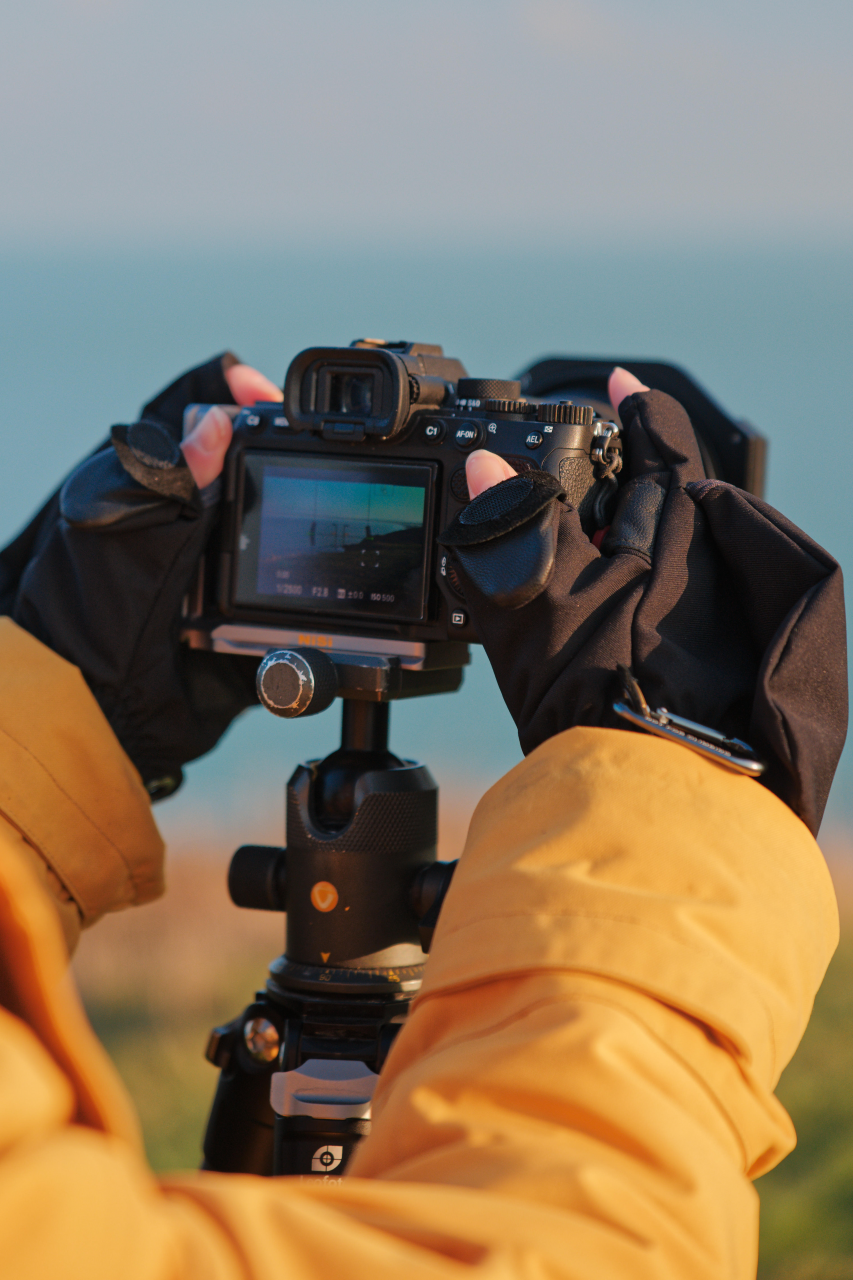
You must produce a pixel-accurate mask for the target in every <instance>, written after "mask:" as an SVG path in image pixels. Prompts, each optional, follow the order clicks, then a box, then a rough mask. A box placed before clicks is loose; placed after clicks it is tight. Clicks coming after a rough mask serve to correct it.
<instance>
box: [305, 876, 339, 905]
mask: <svg viewBox="0 0 853 1280" xmlns="http://www.w3.org/2000/svg"><path fill="white" fill-rule="evenodd" d="M337 905H338V891H337V889H336V888H335V886H334V885H333V884H330V883H329V881H328V880H318V881H317V883H316V884H315V885H314V888H313V889H312V890H311V906H312V907H316V909H317V910H318V911H334V909H335V907H336V906H337Z"/></svg>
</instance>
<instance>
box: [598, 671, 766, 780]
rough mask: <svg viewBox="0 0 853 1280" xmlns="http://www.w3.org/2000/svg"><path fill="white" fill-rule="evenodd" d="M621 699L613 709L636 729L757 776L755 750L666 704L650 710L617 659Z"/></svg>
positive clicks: (761, 768)
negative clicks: (622, 698) (689, 718)
mask: <svg viewBox="0 0 853 1280" xmlns="http://www.w3.org/2000/svg"><path fill="white" fill-rule="evenodd" d="M617 669H618V671H619V676H620V679H621V680H622V688H623V690H624V694H625V699H626V701H625V702H622V701H621V700H617V701H616V702H614V703H613V710H614V711H615V713H616V715H617V716H619V717H620V718H621V719H622V720H627V721H628V722H629V724H633V725H634V726H635V727H636V728H637V729H643V730H644V731H645V732H646V733H653V734H655V736H656V737H659V738H669V740H670V741H671V742H678V743H679V744H680V745H681V746H683V747H689V748H690V750H691V751H696V752H698V754H699V755H701V756H705V757H706V759H708V760H714V761H715V762H716V763H717V764H722V765H725V766H726V768H728V769H733V770H734V771H735V772H736V773H742V774H745V775H746V777H749V778H760V777H761V775H762V773H763V772H764V764H763V763H762V761H761V760H759V759H758V757H757V755H756V753H755V751H754V750H753V749H752V747H750V746H749V744H748V743H746V742H742V741H741V739H740V738H728V737H726V735H725V734H724V733H720V732H719V730H717V729H711V728H709V726H708V725H704V724H697V723H696V722H695V721H693V720H687V719H685V718H684V717H683V716H677V715H674V714H673V713H672V712H671V711H667V709H666V707H658V708H657V710H655V711H653V710H652V709H651V708H650V707H649V704H648V703H647V702H646V699H645V697H644V695H643V691H642V689H641V688H640V686H639V684H638V682H637V678H636V676H635V675H634V673H633V672H632V671H631V669H630V667H626V666H624V665H623V664H622V663H621V662H620V663H618V664H617Z"/></svg>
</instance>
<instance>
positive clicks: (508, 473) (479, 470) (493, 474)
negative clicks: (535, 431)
mask: <svg viewBox="0 0 853 1280" xmlns="http://www.w3.org/2000/svg"><path fill="white" fill-rule="evenodd" d="M515 474H516V472H515V471H514V470H513V469H512V467H511V466H510V465H509V463H508V462H505V461H504V459H503V458H499V457H498V455H497V454H496V453H489V451H488V449H475V450H474V452H473V453H471V454H469V455H468V458H467V461H466V463H465V479H466V480H467V481H468V492H469V494H470V495H471V498H472V499H473V498H478V497H479V496H480V494H481V493H483V492H485V490H486V489H491V488H492V486H493V485H496V484H500V483H501V481H502V480H509V479H511V478H512V476H514V475H515Z"/></svg>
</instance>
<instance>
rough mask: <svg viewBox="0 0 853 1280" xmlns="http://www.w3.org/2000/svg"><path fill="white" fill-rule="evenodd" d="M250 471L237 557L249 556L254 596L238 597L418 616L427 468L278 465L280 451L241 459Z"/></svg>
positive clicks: (285, 605)
mask: <svg viewBox="0 0 853 1280" xmlns="http://www.w3.org/2000/svg"><path fill="white" fill-rule="evenodd" d="M249 469H251V471H252V472H253V473H254V474H253V475H252V476H251V477H249V476H248V475H247V481H249V480H251V488H252V489H253V490H254V493H255V495H256V496H255V501H254V502H253V503H251V504H249V503H247V507H248V506H249V505H251V507H252V510H251V511H249V510H247V511H246V514H245V519H244V523H243V536H242V538H241V548H240V549H241V560H242V561H243V562H244V564H245V561H246V560H247V559H248V560H250V561H254V562H255V564H256V571H255V574H254V575H252V576H254V579H255V580H254V583H253V584H252V585H253V586H254V591H253V592H252V593H251V594H252V597H253V599H251V600H249V599H246V598H245V596H244V597H243V599H244V602H245V603H259V604H260V603H263V604H265V605H266V606H267V607H272V608H274V609H276V610H278V609H284V610H289V609H293V610H294V611H301V610H303V609H309V610H312V611H313V610H317V611H323V612H330V613H361V614H367V615H382V616H384V617H389V618H391V617H393V618H399V619H404V620H411V621H415V620H417V619H419V618H421V617H422V616H423V606H424V580H425V552H426V545H425V542H426V529H425V519H426V513H427V500H428V495H429V481H430V469H429V468H428V467H418V466H404V465H398V464H393V463H384V464H383V463H374V464H364V463H349V462H335V461H332V460H328V461H325V460H323V461H319V460H316V459H304V460H303V459H299V460H288V461H287V462H282V460H281V456H280V455H279V456H278V457H277V458H276V459H275V460H274V461H271V460H269V459H268V458H267V459H259V458H255V459H252V461H251V462H250V461H249V459H248V458H247V471H248V470H249ZM249 487H250V484H248V483H247V497H248V489H249ZM258 498H259V499H260V501H259V502H258V501H257V499H258ZM253 541H254V542H255V545H256V549H257V559H256V561H255V556H254V555H252V554H251V552H252V542H253ZM247 553H248V555H247ZM245 567H246V568H249V565H248V564H246V565H245ZM246 577H247V575H246V574H245V573H241V574H240V578H241V580H244V581H245V578H246ZM245 585H246V586H249V583H248V582H245ZM241 595H243V592H242V591H241Z"/></svg>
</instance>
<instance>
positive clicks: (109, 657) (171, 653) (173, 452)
mask: <svg viewBox="0 0 853 1280" xmlns="http://www.w3.org/2000/svg"><path fill="white" fill-rule="evenodd" d="M236 363H237V360H236V357H235V356H232V355H231V354H230V353H226V354H225V355H223V356H217V357H216V358H215V359H213V360H210V361H208V363H207V364H204V365H201V366H199V367H198V368H196V369H192V370H190V371H189V372H188V373H185V374H183V375H182V377H180V378H178V379H177V381H175V382H173V383H172V384H171V385H170V386H169V387H167V388H166V389H165V390H164V391H162V392H161V393H160V394H159V395H158V396H156V397H155V398H154V399H153V400H151V401H149V403H148V404H146V405H145V407H144V408H143V410H142V413H141V416H140V421H139V422H137V423H134V424H132V425H130V426H116V427H113V429H112V432H111V439H110V441H109V442H107V443H105V444H104V445H102V446H101V448H100V449H98V450H97V451H96V452H95V453H94V454H92V455H91V456H90V457H88V458H86V459H85V460H84V461H83V462H81V463H80V465H79V466H78V467H77V468H75V470H74V471H73V472H72V473H71V475H70V476H69V477H68V479H67V480H66V481H65V483H64V484H63V485H62V486H61V488H60V489H59V490H58V491H57V492H56V493H55V494H54V495H53V496H52V497H51V498H50V499H49V500H48V502H47V504H46V505H45V506H44V507H43V508H42V510H41V511H40V512H39V513H38V515H37V516H36V517H35V518H34V519H33V521H32V522H31V523H30V525H29V526H28V527H27V528H26V529H25V530H24V531H23V532H22V533H21V534H20V536H19V537H18V538H17V539H16V540H15V541H14V542H12V543H10V545H9V546H8V547H6V548H5V549H4V550H3V551H2V552H0V609H2V611H3V612H4V613H7V614H10V615H11V616H12V617H13V618H14V620H15V621H16V622H17V623H18V624H19V625H20V626H22V627H24V628H25V629H26V630H27V631H29V632H30V633H31V634H32V635H34V636H35V637H36V638H37V639H39V640H41V641H42V642H43V643H44V644H46V645H48V646H49V647H50V648H51V649H53V650H54V651H55V652H56V653H59V654H61V656H62V657H64V658H67V659H68V661H69V662H73V663H74V664H75V665H76V666H78V667H79V668H80V670H81V671H82V673H83V675H84V677H85V679H86V681H87V683H88V684H89V686H90V688H91V690H92V692H93V693H94V695H95V697H96V698H97V700H98V702H99V703H100V706H101V709H102V710H103V712H104V714H105V715H106V717H107V719H108V720H109V722H110V724H111V725H112V727H113V729H114V731H115V733H116V736H117V737H118V739H119V741H120V742H121V744H122V746H123V747H124V749H125V751H126V752H127V754H128V756H129V757H130V759H131V760H132V761H133V763H134V764H135V765H136V767H137V769H138V770H139V772H140V774H141V775H142V779H143V782H144V783H145V784H146V786H147V787H148V789H149V792H150V793H151V795H152V797H153V798H155V799H156V798H160V797H161V796H163V795H168V794H170V793H171V792H172V791H174V790H175V788H176V787H177V786H178V785H179V784H180V781H181V776H182V775H181V766H182V765H183V764H185V763H186V762H187V761H189V760H194V759H195V758H196V757H198V756H201V755H203V754H204V753H205V752H207V751H209V750H210V749H211V748H212V747H213V746H214V745H215V744H216V742H217V741H218V740H219V738H220V737H221V735H222V734H223V733H224V732H225V730H226V729H227V728H228V726H229V724H230V723H231V721H232V720H233V719H234V717H235V716H236V715H237V714H238V713H239V712H240V711H242V710H243V709H244V708H245V707H247V706H250V705H252V704H254V703H255V702H256V701H257V699H256V695H255V691H254V675H255V669H256V666H257V663H256V662H255V660H254V659H251V658H239V657H228V656H225V655H221V654H213V653H207V652H202V651H198V650H191V649H189V648H187V646H186V645H183V644H181V643H180V641H179V631H180V614H181V603H182V600H183V597H184V595H185V593H186V591H187V588H188V586H189V584H190V581H191V579H192V576H193V573H194V570H195V569H196V567H197V565H198V561H199V557H200V556H201V554H202V552H203V551H204V548H205V546H206V544H207V541H208V538H209V536H210V533H211V529H212V528H213V525H214V523H215V521H216V518H217V510H218V503H217V499H218V496H219V483H220V482H219V481H218V480H217V481H215V482H214V483H213V484H212V485H210V486H209V487H208V488H207V489H206V490H203V491H200V490H199V489H198V488H197V486H196V484H195V481H194V480H193V477H192V474H191V473H190V471H189V468H188V467H187V465H186V461H185V459H184V456H183V453H182V452H181V450H180V448H179V445H180V441H181V435H182V426H183V411H184V409H185V407H186V406H187V404H190V403H193V402H201V403H207V404H234V399H233V397H232V395H231V391H230V389H229V386H228V383H227V381H226V379H225V376H224V374H225V369H226V368H229V367H230V366H231V365H233V364H236Z"/></svg>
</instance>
